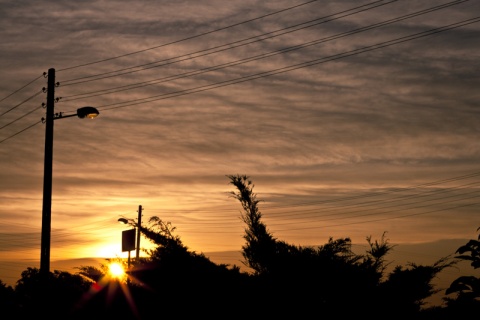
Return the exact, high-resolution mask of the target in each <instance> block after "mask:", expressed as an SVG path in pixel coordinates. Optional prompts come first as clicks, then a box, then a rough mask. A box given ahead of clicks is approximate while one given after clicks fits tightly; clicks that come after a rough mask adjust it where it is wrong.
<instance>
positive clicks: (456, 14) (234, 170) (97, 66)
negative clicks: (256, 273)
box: [0, 0, 480, 282]
mask: <svg viewBox="0 0 480 320" xmlns="http://www.w3.org/2000/svg"><path fill="white" fill-rule="evenodd" d="M1 7H2V10H1V11H0V18H1V19H0V26H1V27H0V38H1V39H2V41H1V42H0V70H1V75H2V80H1V85H0V129H1V130H0V165H1V168H2V170H1V171H0V202H1V206H0V248H1V249H0V261H3V263H2V264H0V279H1V280H3V281H7V282H13V281H15V280H17V279H18V278H19V277H17V278H14V279H11V278H8V279H7V278H4V277H2V274H3V275H5V274H7V273H8V272H11V271H12V270H19V271H18V275H19V274H20V271H22V270H24V269H25V268H26V267H38V266H39V259H40V251H39V248H40V234H41V216H42V197H43V175H44V172H43V169H44V144H45V125H44V124H43V123H42V121H41V119H42V117H43V116H44V115H45V109H44V108H43V107H42V103H45V102H46V93H45V92H43V90H42V88H44V87H46V86H47V79H46V78H45V77H44V76H43V73H44V72H48V69H50V68H54V69H55V80H56V82H57V81H58V82H59V85H58V87H56V88H55V97H56V98H60V99H59V100H58V102H57V103H55V111H56V112H63V113H64V114H65V115H68V114H73V113H75V112H76V109H77V108H79V107H83V106H94V107H96V108H97V109H98V110H99V112H100V115H99V116H98V117H97V118H96V119H94V120H90V119H78V118H76V117H71V118H66V119H58V120H56V121H55V122H54V146H53V187H52V233H51V235H52V239H51V260H52V261H57V260H65V259H79V258H85V257H106V256H110V257H114V256H123V257H124V256H125V253H121V252H120V251H121V246H120V244H121V231H123V230H125V228H126V227H125V226H121V225H119V224H118V223H117V219H118V218H119V217H121V216H123V217H126V218H131V219H135V218H136V217H137V211H138V206H139V205H142V207H143V217H142V219H143V221H144V222H146V221H148V219H149V218H150V217H152V216H158V217H160V218H161V219H162V220H164V221H169V222H171V223H172V225H173V226H175V227H176V228H177V229H176V234H178V235H179V236H180V237H181V239H182V241H183V242H184V244H185V245H186V246H188V247H189V248H190V249H192V250H194V251H197V252H216V251H240V250H241V246H242V245H243V244H244V241H243V238H242V236H243V230H244V227H245V226H244V224H243V223H242V221H241V219H240V214H241V206H240V204H239V203H238V202H237V201H236V200H235V199H233V198H231V197H230V196H229V192H231V191H235V190H234V189H233V188H232V187H233V186H232V185H230V184H229V179H228V178H227V176H228V175H235V174H242V175H243V174H245V175H248V176H249V177H250V178H251V180H252V181H253V183H254V185H255V188H254V191H255V192H256V194H257V197H258V199H260V200H262V202H261V203H260V210H261V212H262V214H263V218H264V222H265V223H266V225H267V227H268V230H269V231H270V232H271V233H272V234H273V235H274V236H275V237H277V238H278V239H281V240H285V241H286V242H289V243H291V244H297V245H321V244H324V243H325V242H326V241H327V240H328V238H329V237H333V238H340V237H350V238H352V240H353V242H354V243H355V244H362V245H365V244H366V241H365V239H366V237H368V236H372V237H373V238H374V239H380V238H381V236H382V234H383V233H384V232H387V238H388V239H389V240H390V242H392V243H396V244H409V245H410V244H420V243H422V244H425V243H444V241H447V240H452V241H453V240H458V239H470V238H473V237H476V229H477V228H478V227H479V226H480V219H479V215H478V212H479V209H480V199H479V196H480V193H479V192H478V185H479V183H480V178H479V177H480V166H479V163H480V162H479V160H480V139H479V138H478V136H479V128H480V114H479V101H480V90H478V88H479V85H480V41H478V40H479V35H480V33H479V32H480V18H479V17H480V3H479V2H478V1H437V0H435V1H434V0H432V1H413V0H412V1H407V0H405V1H401V0H400V1H353V0H352V1H291V0H290V1H283V0H282V1H277V0H276V1H254V0H251V1H245V0H242V1H239V0H233V1H220V0H208V1H168V2H167V1H161V2H160V1H143V0H142V1H121V0H114V1H78V2H72V1H55V2H53V1H42V0H40V1H13V0H3V1H1ZM142 241H143V240H142ZM144 244H145V246H146V245H147V242H146V241H144ZM448 250H450V251H448V252H443V253H445V254H452V253H453V252H451V248H450V247H449V249H448ZM432 252H433V251H432ZM443 253H442V252H435V253H432V254H435V255H436V256H438V258H440V257H441V255H442V254H443ZM132 254H134V253H132ZM417 258H418V257H416V256H412V257H411V259H410V260H413V261H416V259H417ZM237 264H238V263H237Z"/></svg>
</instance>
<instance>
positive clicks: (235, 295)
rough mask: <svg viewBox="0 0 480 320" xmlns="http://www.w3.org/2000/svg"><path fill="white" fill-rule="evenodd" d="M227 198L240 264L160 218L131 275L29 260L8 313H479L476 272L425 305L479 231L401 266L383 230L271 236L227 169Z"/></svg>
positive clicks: (476, 257) (5, 291)
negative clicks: (236, 216)
mask: <svg viewBox="0 0 480 320" xmlns="http://www.w3.org/2000/svg"><path fill="white" fill-rule="evenodd" d="M228 178H229V179H230V183H231V184H232V185H233V186H234V187H235V191H232V192H231V196H232V197H233V198H235V199H237V200H238V201H239V202H240V203H241V205H242V208H243V212H242V219H243V221H244V223H245V225H246V227H245V234H244V239H245V244H244V245H243V247H242V254H243V258H244V263H245V265H246V266H247V267H248V268H249V269H250V270H252V271H249V272H244V271H241V270H240V268H239V267H238V266H236V265H233V266H230V265H225V264H215V263H213V262H212V261H210V260H209V259H208V258H207V257H206V256H204V255H203V254H202V253H196V252H193V251H191V250H189V249H188V247H187V246H185V245H184V244H183V243H182V241H181V239H180V237H179V236H176V235H174V230H175V228H174V227H172V225H171V224H170V223H169V222H164V221H162V220H161V219H160V218H158V217H153V218H151V219H150V220H149V221H148V222H147V223H146V224H144V225H141V226H137V225H135V222H134V221H131V223H132V224H133V225H134V226H135V227H138V228H139V229H140V231H141V232H142V233H143V235H144V236H145V237H147V238H148V239H150V240H151V241H152V242H153V243H155V245H156V246H155V248H154V249H152V250H150V251H148V257H147V258H141V259H139V261H134V263H133V266H132V268H131V270H130V271H129V277H128V280H127V281H125V280H122V279H113V278H109V277H108V276H107V274H108V272H107V266H106V265H102V266H100V267H99V268H97V267H94V266H81V267H79V268H78V269H79V272H78V273H75V274H71V273H68V272H62V271H57V270H55V271H54V272H50V274H49V277H48V279H45V277H42V276H41V274H40V272H39V270H38V269H37V268H27V270H25V271H24V272H22V275H21V279H20V280H18V281H17V283H16V285H15V286H14V287H11V286H7V285H5V284H4V283H3V282H1V281H0V307H1V310H2V313H3V314H5V315H9V317H10V318H12V319H13V318H15V319H30V318H44V317H45V318H47V319H113V318H115V317H118V318H119V319H161V318H165V317H176V318H177V319H184V318H186V317H200V316H201V317H206V318H210V319H211V318H214V319H220V318H221V319H259V318H268V319H271V318H286V317H293V318H294V319H304V318H307V317H308V318H309V319H321V318H327V317H329V318H337V319H347V317H362V318H364V317H365V318H370V319H459V318H463V317H465V318H466V317H471V316H474V315H478V314H480V278H479V277H475V276H462V277H460V278H458V279H457V280H455V281H454V282H453V283H452V284H451V286H450V287H449V288H448V289H447V290H446V291H445V298H444V304H443V305H442V306H435V307H428V308H427V307H424V300H425V299H427V298H428V297H430V296H431V295H433V294H435V293H437V292H438V289H435V288H434V286H433V285H432V281H433V280H434V278H435V277H436V276H437V275H438V274H439V273H440V272H441V271H442V270H444V269H446V268H449V267H452V266H454V265H455V263H457V262H458V261H460V260H468V261H471V266H472V268H473V269H474V270H476V269H477V268H480V245H479V244H480V236H479V239H477V240H470V241H469V242H468V243H467V244H465V245H464V246H462V247H461V248H459V249H458V250H457V254H458V255H457V256H456V257H454V258H450V257H445V258H441V259H439V260H438V261H437V262H435V263H434V264H432V265H426V266H425V265H416V264H414V263H410V264H408V265H406V266H395V267H394V268H393V269H391V270H392V271H391V272H389V273H387V271H386V270H387V265H388V263H387V262H386V256H387V254H388V253H389V252H390V251H391V250H393V249H394V246H392V245H390V244H389V243H388V241H387V240H386V239H385V237H384V236H383V237H382V238H381V239H380V240H373V239H371V238H370V237H367V238H366V241H367V242H368V244H369V247H368V250H366V252H365V253H364V254H361V255H358V254H355V253H353V252H352V250H351V240H350V239H349V238H342V239H332V238H331V239H329V241H328V242H327V243H326V244H324V245H322V246H318V247H302V246H296V245H291V244H288V243H287V242H285V241H281V240H278V239H276V238H274V237H273V236H272V235H271V234H270V232H269V231H268V229H267V227H266V225H265V224H264V223H263V222H262V214H261V212H260V211H259V206H258V204H259V202H260V201H259V200H257V198H256V194H255V193H254V192H253V188H254V185H253V184H252V182H251V181H250V180H249V177H247V176H241V175H232V176H228Z"/></svg>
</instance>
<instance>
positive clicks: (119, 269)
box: [108, 262, 126, 279]
mask: <svg viewBox="0 0 480 320" xmlns="http://www.w3.org/2000/svg"><path fill="white" fill-rule="evenodd" d="M108 272H109V274H110V276H111V277H112V278H116V279H122V278H124V277H125V276H126V274H125V269H123V266H122V265H121V264H120V263H118V262H113V263H111V264H110V265H109V266H108Z"/></svg>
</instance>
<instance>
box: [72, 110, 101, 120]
mask: <svg viewBox="0 0 480 320" xmlns="http://www.w3.org/2000/svg"><path fill="white" fill-rule="evenodd" d="M99 113H100V112H98V110H97V109H96V108H94V107H82V108H79V109H77V116H78V117H79V118H80V119H83V118H89V119H93V118H95V117H97V116H98V115H99Z"/></svg>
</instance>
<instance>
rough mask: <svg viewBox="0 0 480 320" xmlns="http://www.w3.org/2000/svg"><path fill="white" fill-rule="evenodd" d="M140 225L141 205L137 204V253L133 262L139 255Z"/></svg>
mask: <svg viewBox="0 0 480 320" xmlns="http://www.w3.org/2000/svg"><path fill="white" fill-rule="evenodd" d="M141 225H142V205H139V206H138V219H137V255H136V257H135V262H137V263H138V258H139V257H140V226H141Z"/></svg>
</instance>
